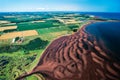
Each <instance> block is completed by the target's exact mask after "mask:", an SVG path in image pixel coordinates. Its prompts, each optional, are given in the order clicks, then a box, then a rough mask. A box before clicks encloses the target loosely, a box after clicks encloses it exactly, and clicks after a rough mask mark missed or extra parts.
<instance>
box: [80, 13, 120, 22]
mask: <svg viewBox="0 0 120 80" xmlns="http://www.w3.org/2000/svg"><path fill="white" fill-rule="evenodd" d="M80 14H88V15H94V16H97V17H101V18H107V19H117V20H120V13H107V12H80Z"/></svg>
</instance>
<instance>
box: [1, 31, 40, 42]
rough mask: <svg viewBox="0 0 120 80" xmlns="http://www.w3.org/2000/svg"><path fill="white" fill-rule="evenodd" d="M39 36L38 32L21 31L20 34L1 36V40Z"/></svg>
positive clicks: (12, 33) (13, 33)
mask: <svg viewBox="0 0 120 80" xmlns="http://www.w3.org/2000/svg"><path fill="white" fill-rule="evenodd" d="M33 35H38V33H37V31H36V30H28V31H20V32H11V33H6V34H3V35H1V36H0V40H4V39H10V38H15V37H24V36H33Z"/></svg>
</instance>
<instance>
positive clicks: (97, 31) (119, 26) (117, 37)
mask: <svg viewBox="0 0 120 80" xmlns="http://www.w3.org/2000/svg"><path fill="white" fill-rule="evenodd" d="M86 30H87V31H88V32H89V34H92V35H93V36H95V37H96V38H97V39H98V40H99V39H101V40H102V41H103V42H104V43H105V45H106V46H107V48H108V49H110V50H111V51H112V52H113V53H114V54H115V55H116V56H117V57H118V58H119V59H120V22H96V23H93V24H90V25H88V26H87V27H86Z"/></svg>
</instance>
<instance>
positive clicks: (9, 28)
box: [0, 26, 17, 31]
mask: <svg viewBox="0 0 120 80" xmlns="http://www.w3.org/2000/svg"><path fill="white" fill-rule="evenodd" d="M11 29H17V26H7V27H0V31H4V30H11Z"/></svg>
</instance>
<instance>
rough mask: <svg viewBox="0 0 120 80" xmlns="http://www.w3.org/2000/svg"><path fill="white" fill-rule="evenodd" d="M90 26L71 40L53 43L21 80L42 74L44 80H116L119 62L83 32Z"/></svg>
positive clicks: (66, 38)
mask: <svg viewBox="0 0 120 80" xmlns="http://www.w3.org/2000/svg"><path fill="white" fill-rule="evenodd" d="M91 23H92V22H89V23H87V24H85V25H83V26H82V28H81V29H80V30H78V31H77V32H76V33H74V34H72V35H70V36H63V37H60V38H58V39H56V40H54V41H53V42H52V43H51V44H50V45H49V46H48V47H47V49H46V50H45V51H44V53H43V54H42V56H41V58H40V60H39V63H38V64H37V65H36V67H35V68H34V69H33V70H32V71H30V72H28V73H26V74H24V75H22V76H20V77H19V78H17V79H16V80H21V79H22V78H25V77H27V76H30V75H32V74H42V75H43V76H44V77H45V79H46V80H119V79H120V62H117V61H116V60H114V59H113V58H112V56H109V55H108V54H112V52H111V51H109V49H107V47H106V46H105V45H104V41H102V40H99V41H97V39H96V37H95V36H93V35H91V34H89V33H88V32H87V31H86V27H87V25H89V24H91Z"/></svg>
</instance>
